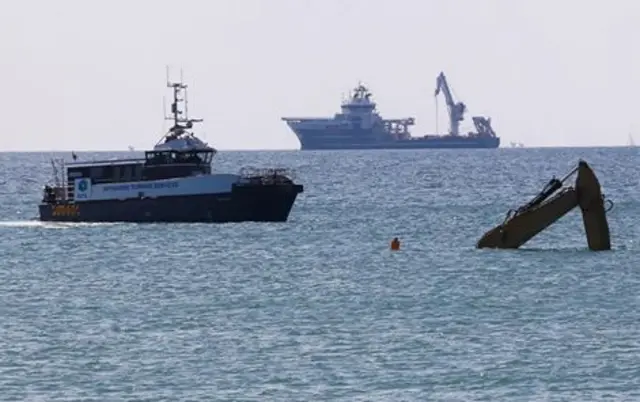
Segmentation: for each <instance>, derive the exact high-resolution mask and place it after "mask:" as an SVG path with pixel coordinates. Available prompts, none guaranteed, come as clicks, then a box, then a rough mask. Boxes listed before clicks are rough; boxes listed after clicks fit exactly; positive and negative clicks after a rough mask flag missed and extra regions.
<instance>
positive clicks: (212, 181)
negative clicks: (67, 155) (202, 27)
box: [39, 80, 303, 223]
mask: <svg viewBox="0 0 640 402" xmlns="http://www.w3.org/2000/svg"><path fill="white" fill-rule="evenodd" d="M167 81H168V80H167ZM167 86H168V87H169V88H171V89H172V90H173V103H172V105H171V113H172V116H170V117H167V119H170V120H173V126H172V127H171V128H170V129H169V130H168V132H167V133H166V134H165V135H164V136H163V138H162V139H161V140H160V141H159V142H158V143H157V144H156V145H155V146H154V148H153V149H152V150H149V151H146V152H145V154H144V158H138V159H112V160H105V161H87V162H83V161H78V160H77V155H76V154H75V153H74V154H73V159H74V160H75V161H74V162H68V163H65V161H64V160H52V164H53V171H54V183H53V185H46V186H45V188H44V197H43V200H42V202H41V203H40V205H39V212H40V220H42V221H65V222H217V223H224V222H243V221H256V222H284V221H286V220H287V218H288V216H289V213H290V211H291V208H292V207H293V204H294V202H295V200H296V197H297V195H298V194H299V193H301V192H302V191H303V186H302V185H300V184H295V183H294V182H293V181H292V179H291V178H290V177H289V174H288V173H287V171H286V170H284V169H243V170H241V172H240V174H230V173H212V171H211V170H212V169H211V161H212V159H213V157H214V156H215V155H216V153H217V151H216V149H215V148H213V147H211V146H209V145H208V144H206V143H205V142H203V141H202V140H200V139H199V138H198V137H197V136H196V135H195V134H194V133H193V131H192V127H193V125H194V123H197V122H201V121H202V119H190V118H189V117H188V114H187V102H186V90H187V86H186V85H184V84H183V83H182V82H179V83H171V82H169V81H168V82H167ZM180 102H183V104H184V110H180V108H179V104H180Z"/></svg>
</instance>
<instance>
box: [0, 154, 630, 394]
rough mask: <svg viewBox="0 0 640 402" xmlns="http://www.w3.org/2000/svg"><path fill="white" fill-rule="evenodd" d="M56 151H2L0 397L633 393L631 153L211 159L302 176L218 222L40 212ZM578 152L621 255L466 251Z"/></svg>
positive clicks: (580, 247)
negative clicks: (277, 202)
mask: <svg viewBox="0 0 640 402" xmlns="http://www.w3.org/2000/svg"><path fill="white" fill-rule="evenodd" d="M50 156H51V155H49V154H37V153H32V154H15V153H5V154H0V166H1V167H2V172H3V174H2V176H0V221H1V222H0V236H1V239H2V240H1V242H2V243H1V246H2V247H1V248H0V253H2V259H1V260H0V261H1V262H0V264H1V268H2V269H0V284H1V285H0V286H1V288H0V350H1V351H2V353H1V354H0V390H1V391H2V392H0V400H30V401H80V400H82V401H89V400H94V401H129V400H130V401H134V400H135V401H162V400H167V401H187V400H188V401H497V400H500V401H546V400H550V401H556V400H557V401H602V400H615V401H626V400H640V322H639V320H638V311H639V309H638V307H639V306H640V299H639V295H640V274H639V272H640V263H639V262H640V258H639V257H638V251H639V250H640V245H639V244H638V241H639V240H640V225H638V222H639V221H638V216H639V215H640V180H639V179H638V175H637V170H638V169H637V167H638V162H639V161H640V151H639V150H638V149H635V148H626V149H625V148H617V149H616V148H609V149H500V150H469V151H453V150H450V151H449V150H422V151H395V152H394V151H369V152H354V151H353V152H352V151H344V152H245V153H242V152H221V153H220V154H219V155H218V157H217V158H216V159H215V168H216V169H217V170H218V171H231V172H236V171H238V170H239V168H240V167H242V166H247V165H253V166H266V165H273V166H288V167H292V168H294V169H295V171H296V177H297V180H298V181H300V182H302V183H303V184H304V185H305V192H304V193H303V194H301V195H300V198H299V199H298V201H297V202H296V204H295V206H294V209H293V211H292V213H291V216H290V220H289V222H287V223H285V224H255V223H246V224H225V225H206V224H202V225H167V224H153V225H150V224H149V225H137V224H93V225H92V224H76V225H64V224H40V223H38V222H35V221H32V220H31V219H32V218H34V217H35V216H36V211H37V209H36V206H37V202H38V201H39V199H40V196H41V186H42V184H43V183H44V181H46V180H48V179H49V177H50V164H49V160H48V158H49V157H50ZM93 156H100V155H88V154H80V157H81V158H89V157H93ZM103 156H104V155H103ZM107 156H118V154H109V155H107ZM580 157H582V158H584V159H586V160H587V161H588V162H589V163H590V164H591V165H592V167H593V168H594V170H595V171H596V173H597V174H598V176H599V178H600V180H601V183H602V185H603V188H604V192H605V193H606V195H607V197H608V198H610V199H611V200H612V201H613V202H614V203H615V206H614V209H613V210H612V211H611V212H610V213H609V216H608V218H609V224H610V226H611V232H612V242H613V247H614V250H612V251H610V252H602V253H593V252H589V251H588V250H587V249H586V239H585V237H584V232H583V228H582V221H581V218H580V215H579V212H572V213H570V214H569V215H567V216H565V217H564V218H563V219H562V220H560V221H559V222H558V223H556V224H555V225H554V226H553V227H552V228H551V229H550V230H548V231H546V232H544V233H542V234H541V235H539V237H537V238H535V239H534V240H532V241H531V242H530V243H529V244H527V246H526V247H525V248H524V249H522V250H519V251H488V250H475V249H474V244H475V242H476V241H477V239H478V238H479V237H480V236H481V235H482V233H483V232H484V231H486V230H488V229H489V228H490V227H492V226H493V225H495V224H497V223H499V222H500V221H501V220H502V219H503V217H504V214H505V213H506V211H507V210H508V209H509V208H512V207H516V206H518V205H520V204H522V203H523V202H525V201H528V199H529V198H531V197H533V196H534V195H535V193H536V192H538V191H539V190H540V189H541V188H542V186H543V185H544V184H546V182H547V181H548V180H549V179H550V178H551V176H552V175H554V174H555V175H558V176H560V175H562V174H563V173H565V172H566V171H568V170H569V169H570V168H571V167H572V166H573V164H574V163H575V162H577V160H578V158H580ZM394 236H398V237H399V238H400V239H401V241H402V250H401V251H400V252H397V253H392V252H390V251H389V250H388V244H389V241H390V240H391V239H392V238H393V237H394Z"/></svg>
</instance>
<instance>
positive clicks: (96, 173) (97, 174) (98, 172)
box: [89, 166, 103, 179]
mask: <svg viewBox="0 0 640 402" xmlns="http://www.w3.org/2000/svg"><path fill="white" fill-rule="evenodd" d="M102 173H103V168H102V166H94V167H92V168H91V171H90V173H89V176H90V177H91V178H92V179H100V178H101V177H102Z"/></svg>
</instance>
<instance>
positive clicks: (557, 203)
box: [476, 161, 611, 250]
mask: <svg viewBox="0 0 640 402" xmlns="http://www.w3.org/2000/svg"><path fill="white" fill-rule="evenodd" d="M576 171H577V172H578V177H577V179H576V185H575V188H572V187H564V188H563V187H562V185H563V183H564V182H565V181H566V180H567V179H568V178H569V177H570V176H571V175H573V174H574V173H575V172H576ZM578 206H580V209H581V210H582V216H583V221H584V227H585V231H586V233H587V242H588V244H589V248H590V249H591V250H608V249H610V248H611V244H610V236H609V226H608V224H607V218H606V211H605V209H604V202H603V197H602V193H601V191H600V183H599V182H598V179H597V178H596V176H595V174H594V173H593V171H592V170H591V168H590V167H589V165H588V164H587V163H586V162H584V161H580V163H579V164H578V166H577V167H576V168H575V169H573V170H572V171H571V172H569V173H568V174H567V175H566V176H565V177H564V178H563V179H561V180H558V179H555V178H554V179H552V180H551V181H550V182H549V184H547V186H546V187H545V188H544V189H543V190H542V192H541V193H540V194H538V195H537V196H536V197H535V198H534V199H533V200H531V201H530V202H529V203H527V204H526V205H524V206H522V207H520V208H518V209H517V210H516V211H509V214H508V215H507V218H506V219H505V220H504V222H503V223H502V224H500V225H498V226H496V227H495V228H493V229H491V230H489V231H488V232H486V233H485V234H484V235H483V236H482V238H481V239H480V240H479V241H478V243H477V245H476V247H477V248H503V249H516V248H518V247H520V246H522V245H523V244H525V243H526V242H527V241H529V240H531V239H532V238H533V237H534V236H536V235H537V234H538V233H540V232H541V231H543V230H544V229H546V228H547V227H549V226H550V225H552V224H553V223H554V222H556V221H557V220H558V219H560V218H561V217H563V216H564V215H566V214H567V213H569V212H570V211H571V210H572V209H574V208H576V207H578Z"/></svg>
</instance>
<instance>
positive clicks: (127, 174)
mask: <svg viewBox="0 0 640 402" xmlns="http://www.w3.org/2000/svg"><path fill="white" fill-rule="evenodd" d="M131 169H132V166H131V165H125V166H123V167H122V179H123V180H124V181H131V174H132V172H131Z"/></svg>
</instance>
